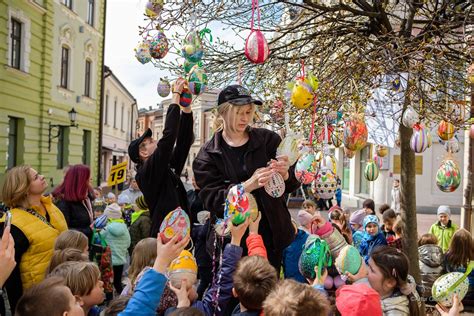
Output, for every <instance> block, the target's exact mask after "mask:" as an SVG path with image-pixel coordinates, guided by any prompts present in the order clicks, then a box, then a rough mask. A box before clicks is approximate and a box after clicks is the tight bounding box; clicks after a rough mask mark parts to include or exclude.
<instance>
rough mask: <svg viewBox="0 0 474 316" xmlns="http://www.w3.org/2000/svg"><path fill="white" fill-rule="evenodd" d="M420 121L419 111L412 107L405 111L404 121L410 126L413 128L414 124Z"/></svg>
mask: <svg viewBox="0 0 474 316" xmlns="http://www.w3.org/2000/svg"><path fill="white" fill-rule="evenodd" d="M419 121H420V117H419V115H418V113H417V112H416V111H415V110H414V109H413V108H412V107H411V106H409V107H407V109H406V110H405V112H403V117H402V123H403V125H405V126H406V127H408V128H413V125H415V124H416V123H418V122H419Z"/></svg>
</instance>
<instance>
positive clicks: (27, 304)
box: [15, 277, 84, 316]
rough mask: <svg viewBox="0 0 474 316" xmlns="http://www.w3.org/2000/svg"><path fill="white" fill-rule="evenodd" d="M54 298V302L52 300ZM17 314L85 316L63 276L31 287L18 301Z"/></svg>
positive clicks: (28, 315) (29, 315)
mask: <svg viewBox="0 0 474 316" xmlns="http://www.w3.org/2000/svg"><path fill="white" fill-rule="evenodd" d="M52 299H54V302H52V301H51V300H52ZM15 315H17V316H37V315H48V316H64V315H68V316H69V315H70V316H83V315H84V311H83V309H82V307H81V302H80V300H79V298H76V297H75V296H74V295H73V294H72V293H71V290H70V289H69V287H67V286H66V284H65V281H64V279H63V278H62V277H51V278H47V279H45V280H43V281H42V282H41V283H38V284H36V285H34V286H32V287H31V288H29V289H28V290H27V291H26V292H25V293H24V294H23V296H22V297H21V298H20V300H19V301H18V304H17V306H16V311H15Z"/></svg>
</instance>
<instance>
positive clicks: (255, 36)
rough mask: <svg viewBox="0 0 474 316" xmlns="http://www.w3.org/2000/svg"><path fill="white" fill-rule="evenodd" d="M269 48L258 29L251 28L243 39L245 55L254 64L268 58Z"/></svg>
mask: <svg viewBox="0 0 474 316" xmlns="http://www.w3.org/2000/svg"><path fill="white" fill-rule="evenodd" d="M269 53H270V50H269V49H268V43H267V40H266V39H265V36H264V35H263V33H262V32H261V31H260V30H252V32H250V35H249V36H248V37H247V40H246V41H245V56H246V57H247V59H248V60H250V61H251V62H252V63H254V64H261V63H263V62H265V60H267V58H268V54H269Z"/></svg>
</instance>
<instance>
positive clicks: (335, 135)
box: [331, 128, 343, 148]
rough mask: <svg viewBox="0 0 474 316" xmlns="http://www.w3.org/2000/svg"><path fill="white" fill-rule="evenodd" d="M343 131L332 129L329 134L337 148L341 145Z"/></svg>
mask: <svg viewBox="0 0 474 316" xmlns="http://www.w3.org/2000/svg"><path fill="white" fill-rule="evenodd" d="M342 137H343V131H342V130H341V129H339V128H336V129H334V131H333V132H332V134H331V142H332V144H333V145H334V147H336V148H339V147H341V145H342Z"/></svg>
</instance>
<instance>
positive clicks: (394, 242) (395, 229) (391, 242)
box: [387, 217, 404, 250]
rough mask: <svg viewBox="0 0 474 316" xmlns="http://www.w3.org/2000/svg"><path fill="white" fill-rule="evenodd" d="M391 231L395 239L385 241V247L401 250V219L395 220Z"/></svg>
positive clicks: (402, 226)
mask: <svg viewBox="0 0 474 316" xmlns="http://www.w3.org/2000/svg"><path fill="white" fill-rule="evenodd" d="M392 230H393V232H394V233H395V237H394V238H392V239H390V240H388V239H387V245H389V246H390V247H394V248H397V249H400V250H403V238H402V237H403V230H404V224H403V220H402V218H401V217H397V220H396V221H395V223H393V226H392Z"/></svg>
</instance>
